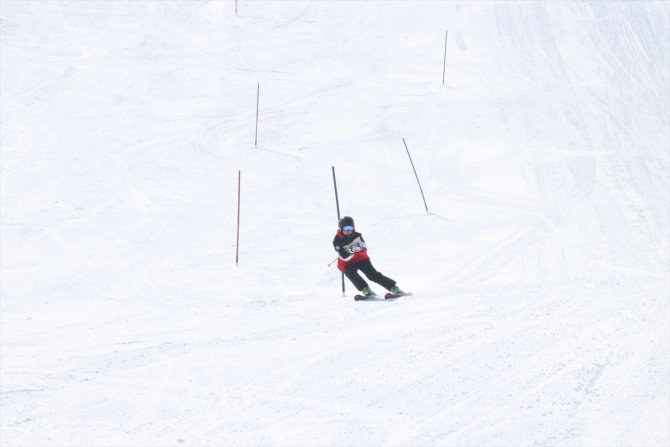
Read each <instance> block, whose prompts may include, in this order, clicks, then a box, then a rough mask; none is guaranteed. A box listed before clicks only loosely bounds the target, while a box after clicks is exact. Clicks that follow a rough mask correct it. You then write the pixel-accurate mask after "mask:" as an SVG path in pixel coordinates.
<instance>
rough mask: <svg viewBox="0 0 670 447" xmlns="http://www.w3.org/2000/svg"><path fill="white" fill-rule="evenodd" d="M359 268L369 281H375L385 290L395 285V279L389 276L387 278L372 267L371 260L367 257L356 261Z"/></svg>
mask: <svg viewBox="0 0 670 447" xmlns="http://www.w3.org/2000/svg"><path fill="white" fill-rule="evenodd" d="M357 264H358V266H359V268H360V269H361V271H362V272H363V273H365V276H367V277H368V279H369V280H370V281H373V282H376V283H377V284H379V285H381V286H382V287H384V288H385V289H386V290H391V289H392V288H393V286H395V281H394V280H392V279H391V278H388V277H386V276H384V275H382V274H381V273H380V272H378V271H377V269H375V268H374V266H373V265H372V262H371V261H370V260H369V259H366V260H365V261H361V262H358V263H357Z"/></svg>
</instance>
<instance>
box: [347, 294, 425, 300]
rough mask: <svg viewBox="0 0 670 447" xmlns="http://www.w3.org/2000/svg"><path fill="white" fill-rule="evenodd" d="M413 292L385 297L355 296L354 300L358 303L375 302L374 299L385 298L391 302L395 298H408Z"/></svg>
mask: <svg viewBox="0 0 670 447" xmlns="http://www.w3.org/2000/svg"><path fill="white" fill-rule="evenodd" d="M411 294H412V292H403V293H390V292H389V293H387V294H385V295H384V296H383V297H381V296H379V295H360V294H359V295H354V300H356V301H363V300H374V299H381V298H384V299H386V300H391V299H394V298H400V297H401V296H408V295H411Z"/></svg>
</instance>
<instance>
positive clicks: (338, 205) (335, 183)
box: [331, 166, 345, 296]
mask: <svg viewBox="0 0 670 447" xmlns="http://www.w3.org/2000/svg"><path fill="white" fill-rule="evenodd" d="M331 168H332V170H333V186H334V187H335V206H336V207H337V223H338V225H339V223H340V199H339V197H338V195H337V180H335V166H332V167H331ZM342 296H345V290H344V273H342Z"/></svg>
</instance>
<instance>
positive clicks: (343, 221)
mask: <svg viewBox="0 0 670 447" xmlns="http://www.w3.org/2000/svg"><path fill="white" fill-rule="evenodd" d="M337 226H338V227H339V228H340V230H341V229H342V228H344V227H347V226H352V227H355V225H354V219H352V218H351V217H349V216H344V217H343V218H342V219H340V222H339V223H338V224H337Z"/></svg>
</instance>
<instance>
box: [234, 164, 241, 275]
mask: <svg viewBox="0 0 670 447" xmlns="http://www.w3.org/2000/svg"><path fill="white" fill-rule="evenodd" d="M241 186H242V171H241V170H240V171H237V242H236V243H235V265H236V266H237V265H239V260H240V187H241Z"/></svg>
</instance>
